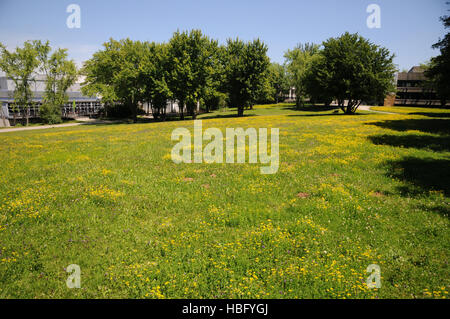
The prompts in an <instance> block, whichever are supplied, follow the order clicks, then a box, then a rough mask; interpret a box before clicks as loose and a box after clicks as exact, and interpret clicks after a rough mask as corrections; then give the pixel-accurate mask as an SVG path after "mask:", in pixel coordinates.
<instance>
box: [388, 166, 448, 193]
mask: <svg viewBox="0 0 450 319" xmlns="http://www.w3.org/2000/svg"><path fill="white" fill-rule="evenodd" d="M387 164H388V166H389V168H388V173H387V175H388V176H390V177H393V178H396V179H399V180H402V181H404V182H405V185H404V186H401V187H399V191H400V193H401V194H402V195H404V196H411V195H413V196H414V195H420V194H429V192H430V191H440V192H443V194H444V195H445V196H449V195H450V182H449V181H450V160H448V159H434V158H417V157H404V158H402V159H401V160H398V161H389V162H387Z"/></svg>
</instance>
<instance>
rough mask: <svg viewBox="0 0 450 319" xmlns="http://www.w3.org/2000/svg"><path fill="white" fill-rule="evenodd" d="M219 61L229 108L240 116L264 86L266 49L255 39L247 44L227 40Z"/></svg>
mask: <svg viewBox="0 0 450 319" xmlns="http://www.w3.org/2000/svg"><path fill="white" fill-rule="evenodd" d="M222 58H223V65H224V89H225V91H226V92H227V94H228V96H229V100H230V104H231V106H234V107H237V110H238V116H243V115H244V108H245V107H246V106H250V105H252V103H253V102H254V101H255V100H256V99H257V97H258V95H259V94H260V92H261V90H262V86H264V85H266V83H267V76H268V74H269V72H268V68H269V65H270V60H269V58H268V57H267V46H266V45H265V44H264V43H263V42H261V41H260V40H259V39H257V40H253V41H252V42H247V43H245V42H243V41H242V40H239V39H235V40H231V39H229V40H228V41H227V45H226V47H225V48H224V54H223V55H222Z"/></svg>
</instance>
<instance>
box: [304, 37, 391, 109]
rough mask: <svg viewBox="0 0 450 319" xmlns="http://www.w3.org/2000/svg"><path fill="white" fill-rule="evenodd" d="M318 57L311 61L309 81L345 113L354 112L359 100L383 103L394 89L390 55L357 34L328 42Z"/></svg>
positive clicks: (386, 50)
mask: <svg viewBox="0 0 450 319" xmlns="http://www.w3.org/2000/svg"><path fill="white" fill-rule="evenodd" d="M320 55H321V56H320V57H319V58H317V59H314V60H313V64H315V65H313V66H312V69H313V71H314V72H310V73H309V77H312V79H311V78H309V80H310V81H311V82H313V83H314V84H315V85H316V90H321V91H323V92H326V93H325V94H326V96H327V97H333V98H334V99H337V100H338V104H339V106H340V107H341V109H342V111H343V112H344V113H345V114H353V113H355V111H356V110H357V108H358V107H359V105H360V104H361V102H362V101H373V100H376V101H380V100H383V99H384V97H385V96H386V95H387V94H388V93H389V92H392V91H393V90H394V74H395V72H396V67H395V65H394V63H393V59H394V55H393V54H391V53H390V52H389V50H388V49H386V48H383V47H380V46H378V45H375V44H373V43H371V42H369V41H368V40H366V39H364V38H363V37H362V36H360V35H358V34H350V33H348V32H346V33H345V34H343V35H342V36H340V37H338V38H330V39H328V40H327V41H325V42H323V50H321V51H320ZM345 101H347V104H346V105H345Z"/></svg>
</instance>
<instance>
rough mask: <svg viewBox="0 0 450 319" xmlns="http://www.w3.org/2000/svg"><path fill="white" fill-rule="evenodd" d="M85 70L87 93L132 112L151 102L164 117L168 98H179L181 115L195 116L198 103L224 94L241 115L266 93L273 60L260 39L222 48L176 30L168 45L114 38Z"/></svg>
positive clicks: (154, 110) (156, 114)
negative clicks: (271, 60) (119, 104)
mask: <svg viewBox="0 0 450 319" xmlns="http://www.w3.org/2000/svg"><path fill="white" fill-rule="evenodd" d="M103 47H104V48H103V49H102V50H100V51H98V52H96V53H94V55H93V57H92V59H90V60H88V61H87V62H86V63H85V64H84V67H83V69H82V74H83V75H85V76H86V78H85V82H84V84H83V88H82V90H83V92H84V93H85V94H89V95H93V94H97V95H100V96H101V97H102V99H103V101H104V102H107V103H109V104H113V103H115V102H119V103H121V104H122V105H126V106H128V107H129V108H130V111H131V114H132V115H133V118H134V120H135V121H136V118H137V113H138V108H139V105H140V104H143V103H150V105H151V108H152V113H153V116H154V118H155V119H160V118H161V119H164V118H165V110H166V101H167V100H169V99H170V100H177V101H178V105H179V107H180V117H181V119H184V116H185V112H186V114H188V115H190V116H192V117H193V118H195V117H196V115H197V112H196V109H197V103H202V104H205V105H211V104H217V103H218V102H217V101H220V100H221V99H223V98H224V97H225V96H226V97H227V99H228V101H229V104H230V105H231V106H234V107H237V113H238V116H242V115H243V113H244V108H245V107H247V106H250V105H252V104H253V103H255V102H256V101H257V100H258V98H259V96H261V95H262V94H263V93H262V92H265V91H266V87H267V83H268V78H269V65H270V61H269V58H268V57H267V54H266V53H267V46H266V45H265V44H264V43H262V42H261V41H260V40H254V41H251V42H244V41H242V40H240V39H235V40H231V39H229V40H228V41H227V43H226V45H224V46H219V45H218V43H217V41H215V40H212V39H210V38H209V37H207V36H205V35H203V34H202V32H201V31H199V30H192V31H190V32H179V31H177V32H175V33H174V34H173V36H172V38H171V39H170V41H169V42H168V43H155V42H141V41H132V40H130V39H124V40H120V41H116V40H114V39H110V40H109V42H106V43H104V45H103Z"/></svg>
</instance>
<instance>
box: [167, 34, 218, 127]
mask: <svg viewBox="0 0 450 319" xmlns="http://www.w3.org/2000/svg"><path fill="white" fill-rule="evenodd" d="M216 52H217V41H214V40H211V39H209V37H207V36H205V35H203V34H202V32H201V31H200V30H192V31H190V32H187V31H184V32H179V31H177V32H175V33H174V34H173V36H172V38H171V39H170V41H169V45H168V64H167V67H168V71H169V78H168V87H169V88H170V91H171V92H172V94H173V97H174V98H175V99H177V100H178V105H179V107H180V115H181V118H182V119H183V118H184V112H183V109H184V106H185V105H186V107H187V111H188V113H189V114H190V115H192V116H193V117H194V118H195V116H196V104H197V103H198V102H199V100H200V99H201V98H202V97H203V96H205V95H206V93H208V92H207V88H208V87H211V85H213V84H214V81H213V74H214V67H215V65H216V64H215V60H216Z"/></svg>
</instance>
